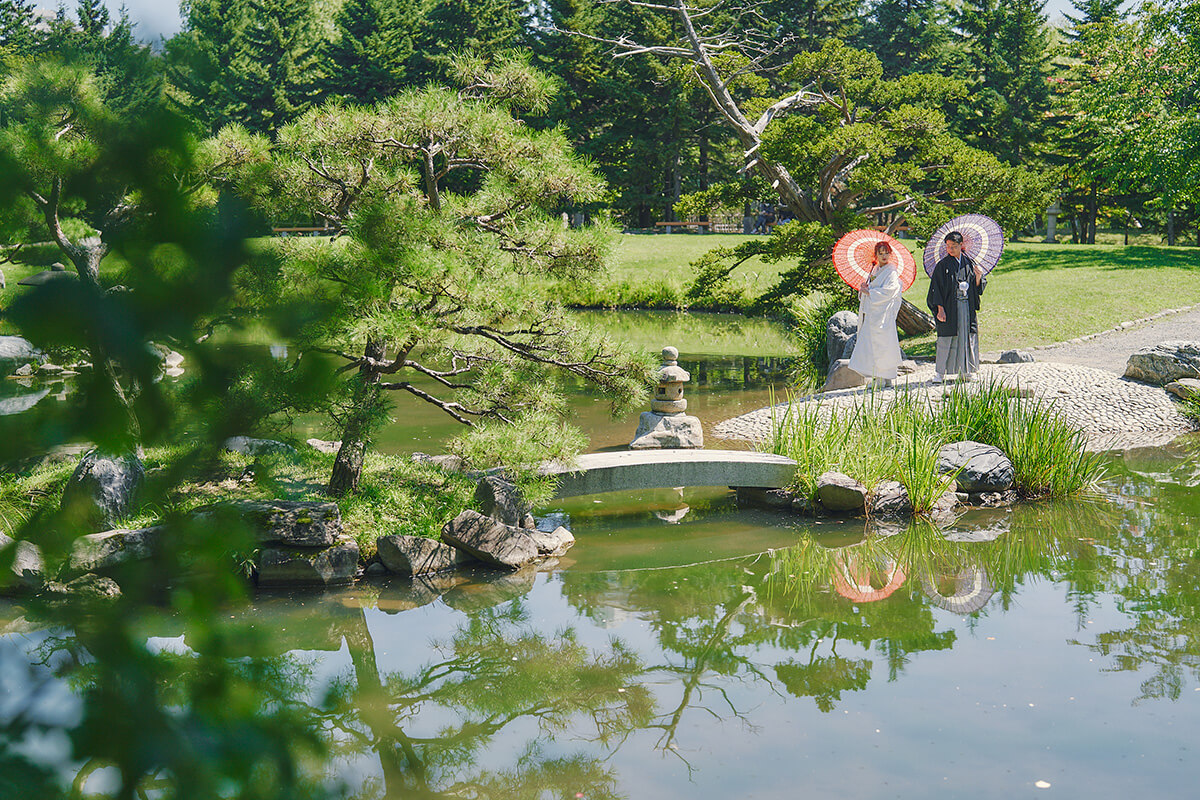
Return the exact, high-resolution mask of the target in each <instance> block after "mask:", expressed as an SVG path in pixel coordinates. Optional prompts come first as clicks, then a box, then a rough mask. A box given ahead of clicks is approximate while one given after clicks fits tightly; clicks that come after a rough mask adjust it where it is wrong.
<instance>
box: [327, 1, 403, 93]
mask: <svg viewBox="0 0 1200 800" xmlns="http://www.w3.org/2000/svg"><path fill="white" fill-rule="evenodd" d="M416 20H417V15H416V7H415V5H414V3H413V2H412V0H346V2H345V3H344V4H343V5H342V7H341V9H339V10H338V13H337V16H336V17H335V18H334V34H333V37H332V38H330V39H329V40H327V41H326V43H325V45H324V46H323V48H322V56H323V62H324V64H325V75H326V80H325V91H326V93H328V94H331V95H334V96H337V97H343V98H346V99H348V100H354V101H356V102H359V103H374V102H376V101H378V100H382V99H383V98H385V97H388V96H390V95H392V94H394V93H395V92H396V90H397V89H399V88H400V87H401V86H402V85H403V84H404V78H405V68H406V64H407V62H408V60H409V59H410V58H412V55H413V36H414V32H415V29H416V24H417V23H416Z"/></svg>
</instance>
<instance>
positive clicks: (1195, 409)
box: [1179, 394, 1200, 425]
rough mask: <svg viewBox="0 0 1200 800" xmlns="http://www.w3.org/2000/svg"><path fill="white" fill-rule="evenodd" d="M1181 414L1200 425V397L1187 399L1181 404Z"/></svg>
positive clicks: (1195, 396) (1194, 396) (1193, 396)
mask: <svg viewBox="0 0 1200 800" xmlns="http://www.w3.org/2000/svg"><path fill="white" fill-rule="evenodd" d="M1179 410H1180V412H1182V413H1183V415H1184V416H1185V417H1187V418H1188V419H1190V420H1191V421H1192V422H1194V423H1196V424H1198V425H1200V395H1195V394H1194V395H1192V396H1191V397H1187V398H1185V399H1184V400H1183V402H1182V403H1181V404H1180V409H1179Z"/></svg>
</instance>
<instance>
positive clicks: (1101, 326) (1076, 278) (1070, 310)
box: [0, 233, 1200, 354]
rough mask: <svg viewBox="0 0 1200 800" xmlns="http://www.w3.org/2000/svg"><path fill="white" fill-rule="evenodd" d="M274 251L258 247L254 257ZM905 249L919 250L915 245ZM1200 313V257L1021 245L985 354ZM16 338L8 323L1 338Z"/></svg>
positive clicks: (583, 288) (633, 281) (755, 276)
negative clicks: (1160, 316) (1168, 311)
mask: <svg viewBox="0 0 1200 800" xmlns="http://www.w3.org/2000/svg"><path fill="white" fill-rule="evenodd" d="M751 238H753V237H749V236H743V235H740V234H695V233H673V234H669V235H667V234H622V235H620V236H619V237H618V239H617V246H616V249H615V252H614V254H613V259H612V267H611V269H610V271H609V273H608V274H607V275H605V276H604V277H602V278H600V279H598V280H597V281H595V282H591V283H588V284H571V285H563V286H561V287H560V296H561V297H562V299H563V300H564V302H566V303H568V304H569V305H573V306H577V307H586V308H613V307H624V308H651V309H677V308H680V307H682V306H683V305H685V292H686V289H687V287H688V285H689V284H690V282H691V280H692V269H691V266H690V264H691V262H692V261H694V260H695V259H696V258H698V257H699V256H700V255H701V254H703V253H704V252H706V251H707V250H709V249H711V248H713V247H718V246H724V247H733V246H735V245H737V244H739V243H741V242H744V241H747V240H749V239H751ZM272 241H274V240H269V239H268V240H257V241H255V242H254V243H253V244H252V252H253V251H261V250H262V249H263V248H265V247H268V246H269V244H270V242H272ZM905 243H906V244H907V245H908V246H909V247H911V248H913V249H914V250H915V248H916V243H915V242H913V241H911V240H909V241H906V242H905ZM51 255H53V254H41V256H42V257H41V259H40V260H39V264H37V265H33V264H27V263H22V262H16V263H8V264H5V265H3V269H4V272H5V275H6V277H7V278H8V288H7V289H6V290H3V291H0V308H3V307H4V306H7V304H8V302H9V300H10V299H11V298H12V296H13V295H14V293H15V292H16V291H18V290H19V289H18V288H17V287H16V282H17V281H18V280H20V279H21V278H23V277H26V276H28V275H32V274H33V273H35V272H39V271H41V270H42V269H44V268H45V267H44V266H42V264H43V263H45V261H46V258H47V257H49V256H51ZM110 258H114V259H115V257H110ZM51 260H54V259H53V258H52V259H51ZM919 263H920V262H919V260H918V265H919ZM120 266H122V265H120V264H114V265H113V266H112V267H111V268H108V265H107V262H106V269H105V274H106V275H107V276H109V279H110V280H111V279H112V278H113V277H115V276H116V275H119V273H120V271H121V270H120ZM787 267H788V265H787V264H786V263H785V264H763V263H762V262H761V261H759V260H758V259H757V258H756V259H752V260H751V261H748V262H746V263H745V264H743V265H742V266H741V267H740V268H739V269H738V270H737V271H736V272H735V273H734V275H733V276H732V282H733V285H734V286H735V287H738V288H741V289H743V290H744V294H745V296H746V298H747V299H750V298H753V297H756V296H758V295H759V294H761V293H762V292H763V291H765V290H766V289H767V288H769V287H770V286H772V285H773V284H774V283H775V281H776V280H777V278H778V276H779V273H780V272H781V271H782V270H784V269H786V268H787ZM927 287H928V278H926V276H925V274H924V270H922V269H920V267H919V266H918V269H917V281H916V283H915V284H914V285H913V286H912V288H910V289H909V290H908V292H907V293H906V294H905V296H906V297H907V298H908V299H909V301H910V302H912V303H914V304H915V305H917V306H919V307H921V308H924V306H925V291H926V289H927ZM1196 303H1200V249H1198V248H1195V247H1160V246H1149V245H1131V246H1129V247H1123V246H1121V245H1119V244H1098V245H1071V244H1042V243H1040V242H1037V243H1035V242H1013V243H1009V244H1008V245H1007V246H1006V248H1005V251H1004V258H1003V259H1002V260H1001V262H1000V265H999V266H998V267H997V268H996V269H995V270H994V272H993V273H992V276H991V279H990V282H989V285H988V290H987V293H986V294H985V295H984V298H983V309H982V311H981V314H980V322H981V344H982V346H983V348H984V349H985V350H1003V349H1008V348H1013V347H1032V346H1034V345H1039V344H1050V343H1053V342H1060V341H1065V340H1068V339H1072V338H1075V337H1076V336H1082V335H1085V334H1089V333H1096V332H1099V331H1103V330H1106V329H1108V328H1112V327H1114V326H1115V325H1118V324H1120V323H1121V322H1123V321H1125V320H1130V319H1139V318H1142V317H1146V316H1149V315H1150V314H1152V313H1154V312H1156V311H1160V310H1162V309H1165V308H1177V307H1180V306H1188V305H1193V304H1196ZM12 332H13V331H11V330H9V329H8V326H7V324H6V322H5V321H3V320H2V319H0V333H12ZM932 341H933V337H932V336H925V337H918V338H915V339H909V340H906V342H905V349H906V350H909V351H911V352H913V353H915V354H925V351H926V350H929V349H930V348H931V347H932Z"/></svg>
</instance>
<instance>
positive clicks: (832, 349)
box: [825, 311, 858, 364]
mask: <svg viewBox="0 0 1200 800" xmlns="http://www.w3.org/2000/svg"><path fill="white" fill-rule="evenodd" d="M857 334H858V314H855V313H854V312H853V311H839V312H837V313H836V314H834V315H833V316H832V317H830V318H829V322H827V323H825V354H826V356H828V357H829V363H830V364H832V363H833V362H835V361H837V360H838V359H842V358H849V357H850V353H849V352H847V351H846V343H847V342H849V341H850V340H851V339H852V338H854V337H855V336H856V335H857ZM851 347H853V345H851Z"/></svg>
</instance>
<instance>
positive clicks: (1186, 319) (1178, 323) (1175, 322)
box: [985, 305, 1200, 375]
mask: <svg viewBox="0 0 1200 800" xmlns="http://www.w3.org/2000/svg"><path fill="white" fill-rule="evenodd" d="M1175 340H1185V341H1192V342H1195V341H1200V305H1195V306H1191V307H1188V308H1173V309H1167V310H1166V311H1160V312H1159V313H1157V314H1154V315H1153V316H1150V317H1147V318H1145V319H1140V320H1130V321H1129V322H1122V323H1121V324H1120V325H1118V326H1117V327H1115V328H1112V329H1111V330H1107V331H1101V332H1100V333H1094V334H1092V335H1090V336H1082V337H1080V338H1078V339H1072V340H1071V341H1069V342H1060V343H1058V344H1048V345H1041V346H1040V347H1034V348H1032V349H1031V350H1030V351H1029V352H1030V353H1031V354H1032V355H1033V357H1034V358H1035V359H1037V360H1038V361H1053V362H1056V363H1059V364H1078V365H1080V366H1084V367H1095V368H1096V369H1102V370H1105V371H1106V372H1114V373H1116V374H1117V375H1124V374H1125V362H1126V361H1128V360H1129V356H1130V355H1132V354H1133V353H1136V352H1137V351H1138V350H1141V349H1142V348H1143V347H1150V346H1151V345H1155V344H1158V343H1159V342H1170V341H1175ZM990 355H991V359H990V360H993V361H994V360H995V359H996V357H997V356H999V353H994V354H990ZM985 360H987V359H986V356H985Z"/></svg>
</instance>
